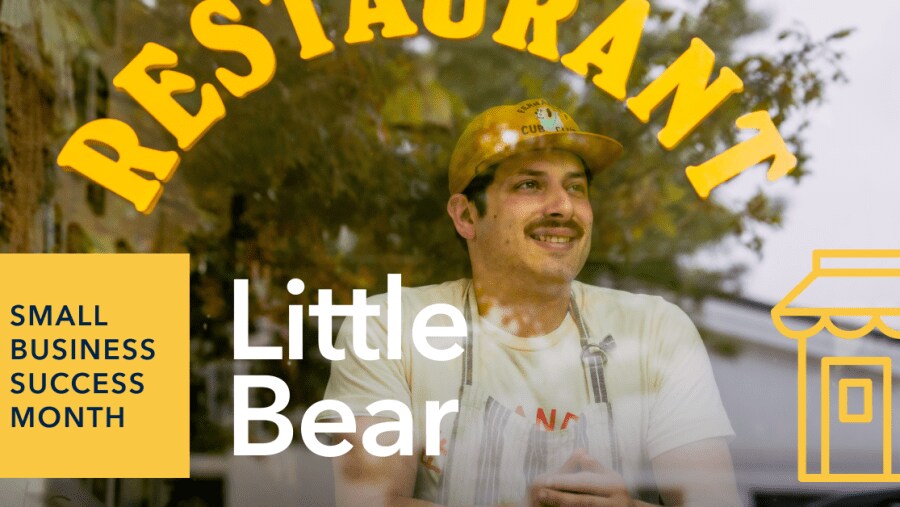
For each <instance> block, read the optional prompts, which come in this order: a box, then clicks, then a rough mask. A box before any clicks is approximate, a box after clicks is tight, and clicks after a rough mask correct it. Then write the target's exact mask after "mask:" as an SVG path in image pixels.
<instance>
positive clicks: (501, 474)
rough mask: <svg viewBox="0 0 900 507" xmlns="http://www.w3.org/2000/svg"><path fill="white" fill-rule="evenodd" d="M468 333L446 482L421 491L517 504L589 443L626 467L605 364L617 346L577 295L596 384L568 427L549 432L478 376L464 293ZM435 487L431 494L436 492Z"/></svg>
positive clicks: (438, 498)
mask: <svg viewBox="0 0 900 507" xmlns="http://www.w3.org/2000/svg"><path fill="white" fill-rule="evenodd" d="M463 301H464V302H465V304H464V315H465V318H466V322H468V323H469V325H468V336H467V337H466V343H465V346H464V353H463V374H462V382H461V386H460V396H459V413H458V414H457V417H456V420H455V422H454V423H453V429H452V433H451V435H452V437H451V440H450V449H448V456H447V457H446V460H445V461H444V463H445V468H444V470H443V474H442V476H441V480H440V484H439V485H438V487H437V488H436V489H435V490H433V491H430V492H428V491H421V492H419V493H421V494H422V496H420V498H424V499H426V500H430V501H433V502H438V503H441V504H444V505H449V506H454V505H497V504H500V503H514V502H517V501H520V500H521V499H522V498H524V497H525V496H526V495H527V492H528V487H529V486H530V484H531V483H532V481H533V480H534V479H535V478H536V477H538V476H540V475H542V474H545V473H548V472H554V471H556V470H558V469H559V468H560V467H562V465H563V464H564V463H565V462H566V460H568V459H569V457H570V456H571V455H572V453H573V452H574V451H575V450H576V449H583V450H585V451H586V452H587V453H588V454H590V455H591V456H592V457H594V459H596V460H597V461H599V462H600V463H602V464H603V465H605V466H607V467H609V468H612V469H615V470H616V471H617V472H618V473H619V474H621V473H622V465H621V458H620V455H619V449H618V443H617V440H616V435H615V428H614V427H613V424H612V406H611V405H610V404H609V402H608V400H607V396H606V383H605V379H604V374H603V367H604V365H605V363H606V360H607V355H608V353H609V352H611V351H612V349H613V348H614V342H613V340H612V337H611V336H607V337H606V338H605V339H604V340H602V341H597V340H594V339H592V337H591V335H590V332H589V330H588V328H587V326H585V324H584V321H583V320H582V318H581V312H580V311H579V309H578V306H577V305H576V304H575V302H574V296H573V297H572V299H570V302H569V315H571V316H572V318H573V319H574V320H575V324H576V325H577V327H578V332H579V335H580V338H581V346H582V354H581V358H582V365H583V366H584V371H585V376H586V381H587V382H588V385H589V386H590V391H591V403H590V404H589V405H588V407H587V408H586V409H585V411H584V413H582V414H581V415H579V416H578V419H577V420H576V421H575V423H574V424H572V425H570V426H568V427H567V428H566V429H563V430H557V431H553V432H550V431H546V430H545V429H543V428H542V427H541V426H540V425H538V424H535V422H534V421H533V420H529V419H527V418H525V417H522V416H520V415H518V414H516V413H515V412H514V411H513V410H511V409H509V408H508V407H505V406H503V405H502V404H500V403H499V402H498V401H497V400H496V399H494V398H493V397H491V396H490V395H489V394H488V393H485V392H484V391H482V390H480V389H479V388H478V386H477V385H476V384H475V383H474V382H473V378H472V371H473V368H472V365H473V362H474V352H473V340H472V325H471V323H472V315H473V313H472V311H473V308H477V306H476V303H475V298H474V295H470V294H469V290H466V295H465V296H464V297H463ZM429 493H430V494H429Z"/></svg>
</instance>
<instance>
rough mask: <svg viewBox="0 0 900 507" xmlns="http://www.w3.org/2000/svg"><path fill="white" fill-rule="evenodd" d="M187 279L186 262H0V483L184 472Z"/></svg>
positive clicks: (42, 258)
mask: <svg viewBox="0 0 900 507" xmlns="http://www.w3.org/2000/svg"><path fill="white" fill-rule="evenodd" d="M189 273H190V260H189V256H188V255H186V254H165V255H137V254H135V255H131V254H128V255H123V254H119V255H62V254H53V255H51V254H17V255H0V280H2V281H3V290H2V291H0V447H2V449H3V459H2V460H0V477H187V476H188V475H189V472H190V434H189V431H190V429H189V428H190V422H189V417H190V401H189V388H190V378H189V375H190V361H189ZM119 416H121V417H119Z"/></svg>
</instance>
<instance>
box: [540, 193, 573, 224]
mask: <svg viewBox="0 0 900 507" xmlns="http://www.w3.org/2000/svg"><path fill="white" fill-rule="evenodd" d="M573 212H574V205H573V203H572V195H571V194H570V193H569V192H568V190H566V188H565V187H564V186H562V185H552V186H551V187H549V188H548V190H547V202H546V204H545V208H544V214H545V215H547V216H553V217H558V218H562V219H563V220H568V219H570V218H572V213H573Z"/></svg>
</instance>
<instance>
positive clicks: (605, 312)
mask: <svg viewBox="0 0 900 507" xmlns="http://www.w3.org/2000/svg"><path fill="white" fill-rule="evenodd" d="M468 284H469V281H468V280H457V281H453V282H447V283H443V284H440V285H431V286H426V287H417V288H403V296H402V312H401V315H402V322H403V324H402V333H403V334H402V343H403V349H402V351H403V352H402V358H401V359H400V360H388V359H384V357H386V352H385V351H386V350H387V325H386V320H385V316H386V315H387V311H386V308H385V304H386V301H387V300H386V297H385V295H383V294H382V295H378V296H373V297H372V298H370V300H369V304H379V305H381V306H382V309H381V317H370V318H369V319H368V321H367V332H368V344H369V346H370V347H372V348H377V349H380V350H381V351H382V352H381V357H382V359H380V360H376V361H364V360H361V359H360V358H359V357H357V356H356V355H355V354H353V351H352V347H350V344H351V343H352V336H351V327H352V326H351V325H350V322H349V321H348V322H345V323H344V325H343V326H342V327H341V330H340V331H339V333H338V338H337V343H336V346H337V347H339V348H346V350H347V355H346V359H345V360H343V361H335V362H333V363H332V366H331V378H330V379H329V381H328V387H327V388H326V390H325V398H326V399H336V400H339V401H341V402H343V403H345V404H347V405H348V406H349V407H350V409H351V410H352V411H353V412H354V413H355V414H357V415H369V413H368V412H367V411H366V407H367V406H368V405H369V404H371V403H373V402H375V401H379V400H384V399H391V400H399V401H401V402H403V403H405V404H406V405H407V406H408V407H410V409H411V411H412V414H413V422H414V431H415V437H414V438H415V444H416V448H417V449H422V448H424V444H425V402H426V401H439V402H441V403H444V402H446V401H448V400H452V399H457V398H458V397H459V392H460V384H461V375H462V357H461V356H460V357H459V358H457V359H454V360H451V361H445V362H437V361H432V360H430V359H427V358H425V357H423V356H422V355H421V354H419V352H418V351H417V350H416V348H415V347H414V346H413V345H412V331H411V330H412V323H413V319H414V318H415V316H416V315H417V314H418V312H419V311H420V310H421V309H423V308H425V307H426V306H428V305H431V304H435V303H446V304H452V305H454V306H456V307H458V308H460V309H461V308H462V305H463V294H464V292H465V290H466V287H467V286H468ZM572 289H573V295H574V298H575V303H576V304H577V305H578V308H579V309H580V311H581V313H582V317H583V319H584V322H585V325H586V326H587V327H588V329H589V332H590V333H591V335H592V336H594V337H596V338H602V337H605V336H607V335H612V337H613V339H614V340H615V344H616V347H615V350H614V351H613V352H612V354H611V356H610V359H609V362H608V363H607V365H606V368H605V379H606V385H607V391H608V398H609V401H610V403H611V405H612V409H613V414H614V415H613V420H614V424H615V429H616V435H617V439H618V445H619V448H620V450H621V452H622V465H623V470H624V472H625V475H626V477H638V476H639V475H640V473H641V470H643V469H645V467H646V465H647V464H648V463H649V460H652V459H653V458H654V457H656V456H658V455H660V454H662V453H664V452H666V451H669V450H671V449H674V448H676V447H679V446H682V445H685V444H688V443H691V442H696V441H698V440H703V439H706V438H712V437H730V436H732V435H733V430H732V428H731V425H730V423H729V422H728V417H727V415H726V414H725V410H724V408H723V407H722V402H721V400H720V397H719V391H718V389H717V387H716V384H715V379H714V378H713V375H712V369H711V367H710V364H709V358H708V357H707V355H706V350H705V349H704V347H703V343H702V342H701V341H700V336H699V334H698V333H697V330H696V328H695V327H694V325H693V324H692V323H691V321H690V319H689V318H688V316H687V315H685V313H684V312H682V311H681V310H680V309H679V308H678V307H676V306H675V305H672V304H670V303H668V302H666V301H665V300H663V299H662V298H660V297H658V296H646V295H638V294H630V293H627V292H622V291H617V290H612V289H606V288H601V287H594V286H591V285H586V284H581V283H578V282H573V284H572ZM474 320H475V322H473V323H471V325H472V326H473V340H474V348H473V350H474V364H473V383H474V384H475V385H477V386H478V387H479V388H480V389H482V390H485V391H486V392H488V393H490V394H491V395H492V396H493V397H494V398H495V399H497V400H498V401H500V402H501V403H503V404H504V405H506V406H507V407H509V408H510V409H513V410H515V411H516V412H517V413H519V415H521V416H523V417H527V418H529V419H532V420H534V421H535V422H536V424H538V425H541V426H542V427H543V428H545V429H546V430H549V431H554V430H558V429H563V428H565V427H566V426H567V425H568V424H571V423H572V422H573V420H574V418H577V416H578V414H580V413H581V412H582V410H583V409H584V408H585V407H586V406H587V404H588V403H589V400H590V394H589V393H590V388H589V386H588V382H587V377H586V376H585V371H584V368H583V366H582V362H581V344H580V337H579V334H578V330H577V327H576V325H575V322H574V321H573V319H572V316H571V315H568V316H567V317H566V318H565V319H564V320H563V322H562V324H561V325H560V326H559V328H557V329H556V330H554V331H553V332H551V333H549V334H547V335H545V336H539V337H530V338H521V337H517V336H514V335H511V334H509V333H507V332H506V331H504V330H502V329H500V328H498V327H496V326H494V325H493V324H491V323H490V322H488V321H486V320H484V319H481V318H479V317H478V316H475V317H474ZM429 324H430V325H433V326H450V325H451V322H450V320H449V318H444V317H443V316H435V317H434V318H432V319H431V321H430V322H429ZM464 340H465V338H464V337H460V338H429V343H431V344H432V346H434V347H436V348H447V347H449V346H451V345H452V344H453V343H458V344H459V345H460V346H462V345H463V344H464ZM328 417H329V414H327V413H325V414H323V415H322V416H321V417H320V419H324V418H328ZM446 419H452V417H447V418H446ZM445 426H446V425H442V432H441V436H442V437H447V435H449V432H446V431H445V430H444V428H445ZM446 447H447V448H449V446H446ZM431 464H432V463H431V462H429V460H428V459H427V458H426V457H424V456H423V458H422V459H421V460H420V462H419V473H440V471H439V470H435V469H434V467H433V466H430V465H431Z"/></svg>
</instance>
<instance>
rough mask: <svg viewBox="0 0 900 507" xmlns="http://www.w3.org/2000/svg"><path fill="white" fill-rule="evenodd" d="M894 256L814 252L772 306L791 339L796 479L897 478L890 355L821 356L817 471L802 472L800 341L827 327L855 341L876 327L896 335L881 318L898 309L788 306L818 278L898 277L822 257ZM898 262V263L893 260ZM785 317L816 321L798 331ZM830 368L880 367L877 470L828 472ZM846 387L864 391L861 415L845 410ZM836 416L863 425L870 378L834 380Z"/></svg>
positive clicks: (887, 254) (893, 254)
mask: <svg viewBox="0 0 900 507" xmlns="http://www.w3.org/2000/svg"><path fill="white" fill-rule="evenodd" d="M853 258H856V259H895V260H898V261H900V250H815V251H813V262H812V264H813V266H812V270H811V271H810V273H809V274H808V275H807V276H806V277H805V278H804V279H803V280H802V281H801V282H800V283H799V284H798V285H797V286H796V287H794V288H793V289H792V290H791V291H790V292H789V293H788V294H787V296H785V297H784V299H782V300H781V301H779V302H778V304H776V305H775V306H774V307H773V308H772V322H773V323H774V324H775V327H776V328H777V329H778V331H779V332H780V333H781V334H782V335H784V336H785V337H788V338H792V339H795V340H797V478H798V479H799V480H800V481H802V482H897V481H900V474H895V473H893V470H892V455H891V452H892V445H891V442H892V434H891V420H892V418H891V413H892V407H891V380H892V374H891V358H890V357H871V356H869V357H842V356H835V357H824V358H822V364H821V371H822V381H821V400H820V401H821V428H822V435H821V471H820V472H819V473H810V472H809V471H808V470H807V443H808V439H807V434H806V430H807V410H806V399H807V390H806V381H807V368H806V363H807V356H806V340H807V339H808V338H810V337H812V336H815V335H816V334H818V333H820V332H822V331H823V330H827V331H828V332H830V333H831V334H832V335H834V336H835V337H838V338H843V339H855V338H860V337H862V336H865V335H867V334H869V333H870V332H872V331H873V330H874V329H878V330H879V331H881V332H882V333H884V334H885V335H886V336H889V337H891V338H900V330H897V329H893V328H891V327H890V326H888V325H887V324H885V322H884V320H883V318H884V317H889V316H890V317H894V316H900V308H875V307H869V308H838V307H833V308H832V307H823V308H808V307H802V308H788V305H789V304H791V303H792V302H793V301H794V300H795V299H796V298H797V296H799V295H800V294H801V293H802V292H803V291H804V290H806V288H807V287H809V285H810V284H812V282H813V281H815V280H816V279H818V278H820V277H900V268H826V267H823V266H822V261H823V260H826V259H853ZM898 265H900V262H898ZM836 316H840V317H851V316H858V317H869V319H870V320H869V321H868V322H867V323H866V324H865V325H863V326H861V327H859V328H857V329H844V328H841V327H839V326H837V325H836V324H835V323H834V317H836ZM785 317H805V318H813V319H817V320H816V321H815V323H814V324H813V325H812V326H810V327H808V328H806V329H802V330H794V329H791V328H789V327H787V326H786V325H785V324H784V322H783V319H784V318H785ZM834 366H880V367H881V369H882V384H883V389H882V404H883V420H882V428H883V435H882V437H883V438H882V471H881V473H858V474H854V473H831V462H830V457H831V456H830V451H831V448H830V432H831V428H830V424H831V412H830V410H831V408H830V407H831V403H830V402H831V383H830V369H831V368H832V367H834ZM850 387H861V388H863V391H864V394H863V396H864V399H865V402H864V408H863V413H862V414H850V413H848V411H847V396H846V390H847V389H848V388H850ZM838 391H839V394H838V401H839V403H838V407H839V408H838V410H839V413H838V419H839V420H840V421H841V422H842V423H866V422H871V421H872V420H873V417H872V404H873V399H872V398H873V397H872V381H871V380H870V379H841V380H840V381H839V384H838Z"/></svg>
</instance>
